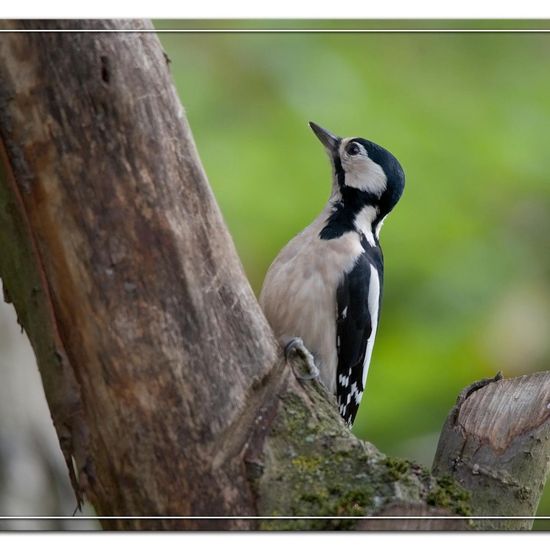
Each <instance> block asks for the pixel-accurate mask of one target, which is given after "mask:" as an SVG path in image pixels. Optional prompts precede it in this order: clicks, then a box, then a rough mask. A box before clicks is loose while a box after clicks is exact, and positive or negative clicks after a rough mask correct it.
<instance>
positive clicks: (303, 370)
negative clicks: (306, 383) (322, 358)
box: [285, 338, 319, 380]
mask: <svg viewBox="0 0 550 550" xmlns="http://www.w3.org/2000/svg"><path fill="white" fill-rule="evenodd" d="M285 358H286V360H287V363H288V364H289V365H290V367H291V368H292V371H293V372H294V376H296V378H299V379H300V380H314V379H315V378H318V377H319V369H318V368H317V365H316V364H315V359H314V358H313V355H312V354H311V352H310V351H309V350H308V349H307V348H306V346H305V345H304V342H303V341H302V339H301V338H292V339H291V340H290V341H289V342H288V343H287V345H286V346H285Z"/></svg>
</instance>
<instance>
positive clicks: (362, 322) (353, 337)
mask: <svg viewBox="0 0 550 550" xmlns="http://www.w3.org/2000/svg"><path fill="white" fill-rule="evenodd" d="M371 265H372V262H371V261H369V257H368V256H367V255H366V254H362V255H361V256H360V257H359V258H358V260H357V263H356V264H355V266H354V268H353V269H352V270H351V271H350V272H349V273H348V274H346V275H345V276H344V279H343V280H342V282H341V283H340V285H339V287H338V290H337V293H336V299H337V308H338V319H337V323H336V345H337V351H338V367H337V370H336V398H337V400H338V409H339V411H340V414H341V415H342V416H343V417H344V420H345V421H346V422H347V423H348V424H349V425H351V424H353V421H354V419H355V415H356V414H357V409H358V408H359V404H360V403H361V397H362V396H363V390H364V385H365V380H366V371H367V369H368V367H369V365H368V363H369V362H370V354H371V352H372V346H373V344H374V336H375V332H376V325H377V324H378V312H379V304H380V279H379V273H381V271H375V270H374V269H373V268H371Z"/></svg>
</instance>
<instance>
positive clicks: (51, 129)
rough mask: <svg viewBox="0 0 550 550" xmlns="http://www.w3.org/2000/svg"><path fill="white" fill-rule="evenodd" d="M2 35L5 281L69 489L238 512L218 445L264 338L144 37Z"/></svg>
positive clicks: (260, 365)
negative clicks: (35, 362) (37, 373)
mask: <svg viewBox="0 0 550 550" xmlns="http://www.w3.org/2000/svg"><path fill="white" fill-rule="evenodd" d="M29 25H33V23H25V24H24V26H29ZM96 25H97V26H99V27H103V26H105V27H106V28H109V27H112V26H113V24H112V23H107V22H106V23H97V24H96ZM141 25H142V24H141V23H137V22H117V23H115V24H114V26H115V27H120V28H128V29H133V28H136V29H139V28H141ZM70 26H71V27H73V26H74V24H73V23H71V24H70ZM0 47H1V50H0V55H1V58H2V67H1V71H2V74H1V84H0V86H1V90H0V119H1V122H0V125H1V133H2V141H3V152H2V154H3V163H2V164H3V166H4V173H3V174H2V179H3V181H4V182H5V183H6V184H7V185H3V186H2V193H3V196H2V203H3V211H2V215H3V219H4V223H5V224H6V225H8V226H9V228H10V229H9V230H7V231H6V230H4V231H3V232H2V235H3V242H2V246H3V248H2V250H3V251H5V250H7V251H8V253H7V254H6V256H5V257H6V260H7V259H8V258H10V259H11V260H12V262H11V263H10V265H8V262H3V263H5V264H6V265H3V267H2V277H3V279H4V280H5V286H6V288H7V289H8V291H9V294H10V296H11V298H12V299H13V301H14V304H15V306H16V309H17V310H18V312H20V313H19V314H20V318H21V322H22V324H23V326H24V327H25V329H26V330H27V332H28V333H29V336H30V338H31V341H32V343H33V346H34V349H35V352H36V355H37V357H38V358H39V363H40V370H41V374H42V378H43V381H44V385H45V389H46V394H47V397H48V401H49V403H50V408H51V411H52V415H53V417H54V422H55V425H56V428H57V431H58V434H59V436H60V441H61V444H62V448H63V451H64V454H65V456H66V459H67V462H68V464H69V467H70V469H71V471H72V468H71V461H72V459H71V457H73V458H74V460H75V463H76V467H77V472H76V473H75V474H74V476H73V477H74V479H73V481H74V483H75V486H76V487H77V490H78V491H84V492H86V494H88V495H90V498H91V499H92V502H93V503H94V505H95V506H96V509H97V510H98V512H99V513H100V514H104V515H110V514H116V513H118V514H120V513H121V512H124V513H128V512H129V511H130V510H133V511H134V512H136V511H137V510H141V513H142V514H145V515H149V514H152V515H156V514H162V515H171V514H178V515H187V514H192V513H193V514H209V515H227V514H236V515H239V514H245V513H248V512H250V510H251V507H252V503H251V501H250V496H249V495H248V494H247V493H246V491H244V488H245V487H246V483H245V480H244V479H243V478H242V469H241V468H239V467H237V466H236V460H235V457H234V456H231V453H232V452H234V450H235V449H236V448H238V447H239V443H240V445H242V438H244V436H245V434H246V432H242V433H238V432H239V429H240V428H241V427H244V426H245V425H246V421H245V419H246V418H248V421H249V422H251V421H252V420H253V418H254V417H255V410H256V409H257V407H258V399H259V398H260V396H261V391H257V390H255V391H253V388H256V387H258V386H260V385H261V384H262V383H264V382H265V380H266V377H267V376H268V374H269V373H270V371H271V369H272V367H273V365H274V364H275V361H276V347H275V344H274V342H273V339H272V336H271V332H270V330H269V327H268V325H267V323H266V322H265V320H264V318H263V316H262V314H261V312H260V310H259V306H258V305H257V302H256V300H255V298H254V295H253V293H252V291H251V289H250V287H249V285H248V283H247V281H246V279H245V277H244V275H243V272H242V268H241V265H240V263H239V261H238V259H237V255H236V253H235V251H234V247H233V243H232V241H231V239H230V237H229V235H228V232H227V230H226V228H225V226H224V224H223V221H222V218H221V216H220V213H219V210H218V207H217V205H216V202H215V200H214V198H213V196H212V193H211V191H210V189H209V186H208V184H207V182H206V179H205V176H204V173H203V171H202V169H201V165H200V162H199V160H198V157H197V153H196V151H195V148H194V146H193V142H192V139H191V137H190V133H189V128H188V126H187V123H186V120H185V117H184V114H183V111H182V108H181V105H180V103H179V100H178V98H177V95H176V92H175V90H174V88H173V86H172V83H171V80H170V77H169V73H168V70H167V66H166V65H167V61H166V59H165V57H164V55H163V51H162V49H161V48H160V47H159V43H158V40H157V38H156V36H155V35H154V34H144V33H131V34H117V35H116V37H115V36H113V35H108V34H79V33H71V34H42V33H38V34H8V35H3V36H2V39H1V41H0ZM14 236H16V238H14ZM31 259H32V261H30V260H31ZM197 289H200V292H198V291H197ZM98 425H100V426H101V428H100V429H97V426H98ZM228 438H229V439H230V440H231V443H232V444H231V445H229V444H228ZM239 438H241V440H240V442H239ZM238 442H239V443H238ZM213 460H214V461H215V463H216V465H217V467H215V468H212V461H213ZM77 478H78V481H77ZM239 479H240V483H239V482H237V480H239ZM121 480H124V484H125V485H126V486H127V487H132V489H131V490H129V491H126V492H120V491H119V490H118V486H119V484H120V482H121ZM228 480H231V482H230V483H228ZM228 487H231V489H230V490H228ZM239 487H241V488H243V491H244V493H241V491H239V489H238V488H239ZM100 494H101V495H102V497H101V498H98V497H97V496H98V495H100ZM182 495H185V498H182ZM221 495H223V496H222V497H221V498H220V496H221Z"/></svg>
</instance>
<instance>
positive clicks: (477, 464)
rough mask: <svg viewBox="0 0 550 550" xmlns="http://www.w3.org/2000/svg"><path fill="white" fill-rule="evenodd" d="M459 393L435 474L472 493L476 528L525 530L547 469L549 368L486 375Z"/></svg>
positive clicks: (549, 462)
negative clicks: (523, 373)
mask: <svg viewBox="0 0 550 550" xmlns="http://www.w3.org/2000/svg"><path fill="white" fill-rule="evenodd" d="M483 382H484V383H482V384H476V385H474V386H472V387H470V388H466V390H465V391H464V392H463V393H462V394H461V395H460V396H459V399H458V401H457V404H456V406H455V408H454V409H453V410H452V411H451V413H450V414H449V417H448V418H447V421H446V423H445V426H444V428H443V431H442V434H441V438H440V440H439V445H438V448H437V452H436V455H435V459H434V467H433V471H434V474H435V475H438V476H440V475H445V474H447V475H452V477H454V478H455V479H457V480H458V481H459V483H460V484H461V485H462V486H463V487H465V488H466V489H468V490H469V491H471V492H472V493H473V494H474V495H475V499H473V500H472V503H471V506H472V512H473V514H474V515H476V516H493V517H494V516H503V517H506V516H508V518H507V519H490V520H488V519H487V520H480V521H478V522H477V527H478V528H480V529H499V530H502V529H530V528H531V527H532V525H533V520H532V519H522V520H517V519H510V518H509V517H510V516H533V515H535V512H536V511H537V506H538V503H539V500H540V497H541V495H542V491H543V489H544V484H545V482H546V479H547V477H548V471H549V468H550V422H549V419H550V372H540V373H536V374H532V375H530V376H521V377H519V378H513V379H510V380H501V379H498V378H497V379H495V380H487V381H483Z"/></svg>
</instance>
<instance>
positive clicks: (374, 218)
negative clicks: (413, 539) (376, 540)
mask: <svg viewBox="0 0 550 550" xmlns="http://www.w3.org/2000/svg"><path fill="white" fill-rule="evenodd" d="M309 125H310V127H311V129H312V130H313V132H314V133H315V135H316V136H317V137H318V138H319V140H320V141H321V143H322V144H323V145H324V147H325V150H326V152H327V153H328V156H329V158H330V161H331V165H332V192H331V195H330V198H329V200H328V202H327V204H326V206H325V207H324V209H323V210H322V212H321V213H320V214H319V216H318V217H317V218H316V219H315V220H314V221H313V222H312V223H311V224H310V225H309V226H308V227H306V228H305V229H304V230H303V231H302V232H301V233H299V234H298V235H297V236H296V237H294V238H293V239H292V240H291V241H290V242H289V243H288V244H287V245H286V246H285V247H284V248H283V249H282V250H281V252H280V253H279V254H278V255H277V257H276V258H275V260H274V261H273V263H272V264H271V266H270V268H269V270H268V272H267V274H266V277H265V281H264V284H263V287H262V290H261V293H260V305H261V307H262V309H263V311H264V313H265V315H266V317H267V320H268V321H269V323H270V325H271V327H272V328H273V330H274V332H275V335H276V336H277V338H278V339H279V341H280V342H281V343H282V344H283V345H284V346H285V353H286V355H287V358H288V357H289V356H291V355H292V354H294V355H296V354H299V355H300V356H301V357H302V358H304V359H306V361H308V362H309V369H310V370H309V372H310V375H311V377H312V376H315V375H316V374H318V375H319V378H320V380H321V382H323V384H324V385H325V386H326V388H327V389H328V390H329V391H330V392H331V393H334V394H336V400H337V404H338V410H339V412H340V414H341V415H342V417H343V418H344V420H345V421H346V423H347V424H348V425H349V426H351V425H352V424H353V421H354V420H355V415H356V414H357V410H358V408H359V404H360V403H361V398H362V396H363V391H364V389H365V383H366V379H367V372H368V368H369V363H370V360H371V355H372V350H373V346H374V338H375V335H376V329H377V327H378V321H379V319H380V306H381V298H382V287H383V272H384V263H383V256H382V249H381V248H380V241H379V237H380V229H381V228H382V224H383V223H384V219H385V218H386V216H387V215H388V214H389V213H390V212H391V210H392V209H393V207H394V206H395V205H396V204H397V202H398V201H399V199H400V197H401V195H402V193H403V189H404V186H405V175H404V173H403V169H402V168H401V165H400V164H399V162H398V161H397V159H396V158H395V157H394V156H393V155H392V154H391V153H390V152H389V151H387V150H386V149H384V148H383V147H381V146H380V145H377V144H376V143H373V142H372V141H369V140H367V139H364V138H359V137H352V138H340V137H338V136H336V135H334V134H332V133H331V132H329V131H328V130H325V129H324V128H321V127H320V126H318V125H317V124H315V123H313V122H310V123H309ZM302 377H306V376H302Z"/></svg>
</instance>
